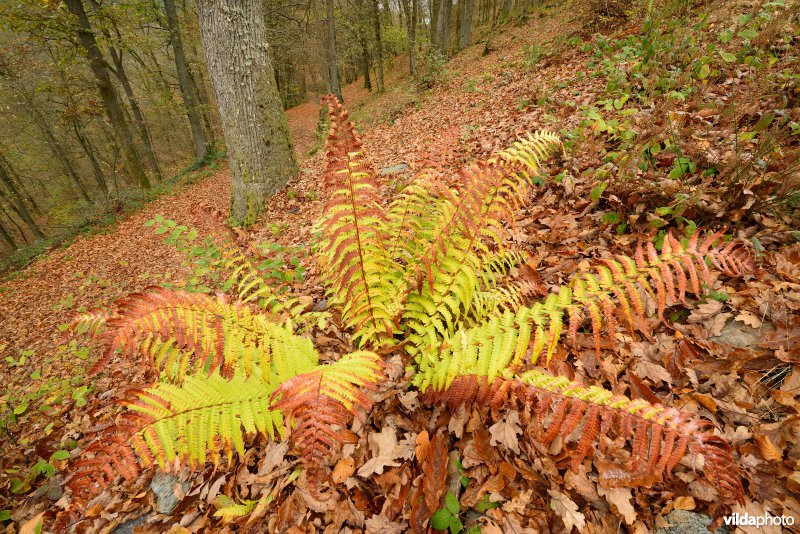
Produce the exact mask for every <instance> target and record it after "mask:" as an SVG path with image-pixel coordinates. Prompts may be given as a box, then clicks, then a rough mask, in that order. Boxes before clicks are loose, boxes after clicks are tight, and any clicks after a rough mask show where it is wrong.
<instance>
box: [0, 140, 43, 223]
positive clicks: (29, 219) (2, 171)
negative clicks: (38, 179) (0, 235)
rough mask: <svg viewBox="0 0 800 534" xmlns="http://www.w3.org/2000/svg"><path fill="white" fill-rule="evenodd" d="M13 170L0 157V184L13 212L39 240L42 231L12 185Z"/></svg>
mask: <svg viewBox="0 0 800 534" xmlns="http://www.w3.org/2000/svg"><path fill="white" fill-rule="evenodd" d="M12 173H13V170H12V168H11V163H10V162H9V161H8V160H6V159H5V157H3V156H1V155H0V182H2V183H3V185H5V186H6V188H7V189H8V191H9V194H10V199H9V200H11V201H13V204H12V207H13V208H14V211H15V212H16V213H17V214H18V215H19V216H20V218H21V219H22V220H23V221H24V222H25V224H26V225H27V226H28V228H30V230H31V232H33V235H34V236H36V237H37V238H39V239H41V238H43V237H44V234H43V233H42V229H41V228H39V225H38V224H36V221H35V220H34V219H33V216H32V215H31V212H30V211H29V210H28V206H26V205H25V201H24V200H23V198H22V194H21V193H20V191H19V189H17V186H16V184H15V183H14V177H13V175H12Z"/></svg>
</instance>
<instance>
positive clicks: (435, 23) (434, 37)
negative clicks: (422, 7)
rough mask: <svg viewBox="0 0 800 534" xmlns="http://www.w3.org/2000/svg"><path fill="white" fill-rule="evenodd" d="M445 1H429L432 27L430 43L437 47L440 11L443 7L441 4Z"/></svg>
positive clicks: (430, 29)
mask: <svg viewBox="0 0 800 534" xmlns="http://www.w3.org/2000/svg"><path fill="white" fill-rule="evenodd" d="M443 1H444V0H428V8H429V11H430V13H429V15H430V21H431V27H430V28H429V33H430V41H431V45H433V46H436V43H438V42H439V41H438V34H437V33H436V32H437V30H438V29H439V9H440V6H441V4H440V3H441V2H443Z"/></svg>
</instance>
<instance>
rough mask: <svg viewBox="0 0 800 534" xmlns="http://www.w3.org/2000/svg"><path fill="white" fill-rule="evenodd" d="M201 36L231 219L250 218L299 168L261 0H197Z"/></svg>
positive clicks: (252, 219)
mask: <svg viewBox="0 0 800 534" xmlns="http://www.w3.org/2000/svg"><path fill="white" fill-rule="evenodd" d="M199 14H200V36H201V39H202V41H203V48H204V49H205V55H206V62H207V65H208V71H209V74H210V75H211V83H212V85H213V87H214V94H215V96H216V100H217V105H218V107H219V113H220V117H221V118H222V131H223V133H224V135H225V142H226V144H227V147H228V155H229V159H230V167H231V182H232V188H231V190H232V198H231V219H232V222H233V223H234V224H238V225H245V226H249V225H251V224H253V223H254V222H255V221H256V219H257V218H258V215H259V214H260V212H261V210H262V209H263V207H264V201H265V198H266V197H267V196H268V195H272V194H273V193H275V192H277V191H278V190H279V189H280V188H281V187H282V186H283V185H284V184H286V182H287V181H288V180H289V179H290V178H291V177H292V176H294V174H295V173H296V172H297V163H296V162H295V157H294V151H293V149H292V145H291V142H290V140H289V129H288V126H287V123H286V116H285V115H284V113H283V107H282V106H281V100H280V97H279V95H278V91H277V88H276V86H275V74H274V73H273V70H272V61H271V58H270V53H269V45H268V44H267V42H266V28H265V24H264V14H263V5H262V3H261V0H201V1H200V3H199Z"/></svg>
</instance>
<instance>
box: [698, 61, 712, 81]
mask: <svg viewBox="0 0 800 534" xmlns="http://www.w3.org/2000/svg"><path fill="white" fill-rule="evenodd" d="M709 74H711V67H709V66H708V65H707V64H706V65H703V66H702V67H700V71H699V72H698V73H697V77H698V78H700V79H701V80H705V79H706V78H708V75H709Z"/></svg>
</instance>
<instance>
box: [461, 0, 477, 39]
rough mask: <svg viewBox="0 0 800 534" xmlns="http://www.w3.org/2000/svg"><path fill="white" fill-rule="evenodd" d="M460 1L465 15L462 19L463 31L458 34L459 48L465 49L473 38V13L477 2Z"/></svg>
mask: <svg viewBox="0 0 800 534" xmlns="http://www.w3.org/2000/svg"><path fill="white" fill-rule="evenodd" d="M459 3H460V4H462V5H463V8H462V11H461V13H462V15H463V17H462V18H461V21H460V22H461V27H460V30H461V31H460V32H459V36H458V48H459V49H464V48H466V47H467V46H468V45H469V42H470V39H471V38H472V13H473V11H474V9H475V3H474V1H473V0H459Z"/></svg>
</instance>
